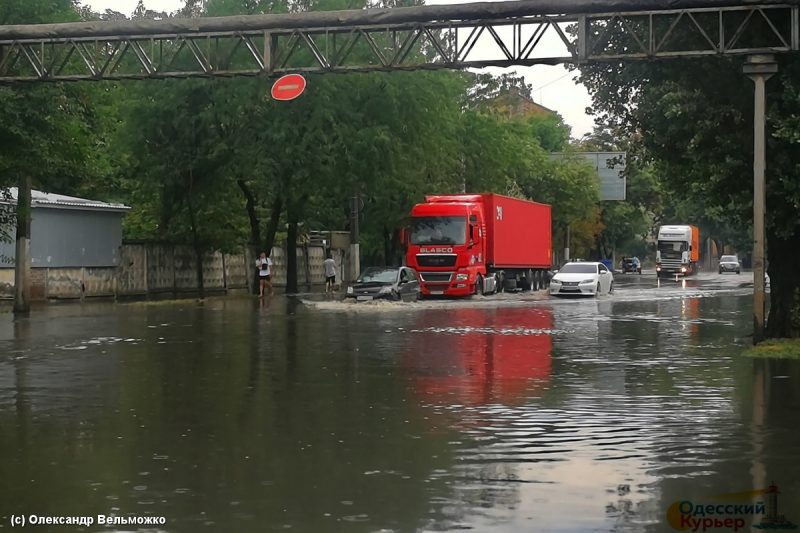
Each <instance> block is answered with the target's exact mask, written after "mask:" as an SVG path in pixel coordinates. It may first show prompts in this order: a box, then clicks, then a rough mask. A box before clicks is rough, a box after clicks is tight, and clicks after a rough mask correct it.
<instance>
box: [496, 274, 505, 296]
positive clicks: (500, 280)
mask: <svg viewBox="0 0 800 533" xmlns="http://www.w3.org/2000/svg"><path fill="white" fill-rule="evenodd" d="M494 279H495V282H496V283H497V287H496V288H495V291H494V292H496V293H498V294H499V293H501V292H503V291H504V290H505V284H506V277H505V276H504V275H503V273H502V272H496V273H495V275H494Z"/></svg>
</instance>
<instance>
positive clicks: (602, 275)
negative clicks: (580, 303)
mask: <svg viewBox="0 0 800 533" xmlns="http://www.w3.org/2000/svg"><path fill="white" fill-rule="evenodd" d="M612 292H614V274H612V273H611V271H610V270H609V269H608V268H607V267H606V266H605V265H604V264H603V263H591V262H583V261H581V262H574V263H567V264H565V265H564V266H563V267H561V270H559V271H558V272H557V273H556V274H555V276H553V279H551V280H550V294H552V295H553V296H567V295H576V296H597V295H599V294H611V293H612Z"/></svg>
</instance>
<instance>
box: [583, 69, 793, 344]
mask: <svg viewBox="0 0 800 533" xmlns="http://www.w3.org/2000/svg"><path fill="white" fill-rule="evenodd" d="M779 61H780V72H779V74H778V75H777V76H776V77H775V78H773V80H772V81H770V82H769V84H768V102H769V109H768V125H767V127H768V129H769V132H768V144H767V152H768V158H769V162H768V175H767V213H768V215H767V244H768V249H769V252H768V255H769V266H768V271H769V275H770V279H771V286H772V290H771V294H770V302H771V305H770V314H769V321H768V324H767V329H766V334H767V335H768V336H770V337H797V336H800V281H798V279H797V276H796V275H795V274H794V270H795V268H794V265H795V262H796V261H795V259H794V250H796V248H797V247H798V245H800V226H799V224H800V220H798V218H797V216H796V212H797V206H798V205H800V186H798V179H797V169H796V161H798V159H800V148H798V144H797V143H796V142H795V140H796V139H797V138H798V137H797V136H798V133H797V132H798V129H797V126H798V125H797V123H796V122H797V121H796V119H794V118H793V117H796V116H798V114H800V99H798V98H797V95H798V92H797V89H798V84H797V82H796V80H797V76H798V74H800V61H798V60H797V59H796V58H794V57H792V56H784V57H780V59H779ZM741 68H742V60H740V59H718V58H712V59H696V60H679V61H670V62H653V63H631V64H626V65H621V64H611V65H603V66H600V65H587V66H582V68H581V81H582V82H583V83H584V84H585V85H586V86H587V87H588V88H589V91H590V93H591V94H592V98H593V101H594V110H595V112H596V113H598V114H599V115H600V119H601V121H602V122H604V123H607V124H609V125H610V126H612V127H614V128H615V129H616V131H619V132H622V133H623V134H627V135H632V134H636V135H639V136H640V137H641V142H642V144H643V146H644V147H645V149H646V150H647V152H648V154H649V155H650V156H651V157H652V160H653V161H654V162H655V164H656V168H658V170H659V172H660V173H661V175H662V177H663V183H664V185H665V187H666V188H667V191H668V192H669V193H670V194H671V195H673V196H676V197H677V198H680V199H682V200H684V201H685V202H688V203H691V204H692V205H693V206H695V211H696V212H697V211H702V212H703V213H704V214H705V215H706V217H707V218H708V219H710V220H716V221H717V222H718V223H719V224H725V225H726V226H727V227H729V228H736V229H737V232H736V233H738V232H740V231H742V230H744V229H745V228H746V227H747V226H748V224H749V221H750V220H751V218H752V160H753V142H752V131H753V119H752V105H753V104H752V99H753V96H752V95H753V87H752V82H751V81H750V80H748V79H747V78H746V77H745V76H744V75H743V74H742V70H741Z"/></svg>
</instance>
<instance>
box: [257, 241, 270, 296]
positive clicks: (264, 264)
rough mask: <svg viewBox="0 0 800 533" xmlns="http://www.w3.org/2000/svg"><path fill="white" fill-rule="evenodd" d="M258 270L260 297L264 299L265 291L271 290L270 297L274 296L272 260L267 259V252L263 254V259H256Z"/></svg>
mask: <svg viewBox="0 0 800 533" xmlns="http://www.w3.org/2000/svg"><path fill="white" fill-rule="evenodd" d="M256 268H257V269H258V282H259V283H258V285H259V292H258V297H259V298H263V297H264V289H265V288H269V295H270V296H272V259H270V258H269V257H267V253H266V252H261V257H259V258H258V259H256Z"/></svg>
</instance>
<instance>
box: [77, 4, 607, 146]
mask: <svg viewBox="0 0 800 533" xmlns="http://www.w3.org/2000/svg"><path fill="white" fill-rule="evenodd" d="M81 1H82V3H84V4H86V5H89V6H91V7H92V9H94V10H95V11H100V12H102V11H105V10H106V9H113V10H114V11H119V12H121V13H125V14H126V15H130V14H131V13H133V10H134V8H135V7H136V4H137V1H138V0H81ZM466 1H468V0H428V2H427V3H428V4H443V3H458V2H466ZM144 3H145V6H147V7H148V8H150V9H154V10H157V11H167V12H171V11H175V10H177V9H179V8H180V7H181V6H182V5H183V0H145V2H144ZM551 31H552V30H551ZM485 37H486V39H487V40H483V38H482V40H481V41H479V42H478V44H477V46H476V50H477V48H478V47H480V46H486V47H489V46H493V45H492V44H491V42H490V41H489V40H488V39H489V37H488V36H485ZM542 45H543V46H544V47H543V48H542V50H543V52H549V51H552V50H556V49H560V48H561V46H560V45H559V43H558V40H557V39H556V38H555V36H554V35H547V36H546V37H545V39H543V41H542ZM559 55H561V54H559ZM564 55H566V54H564ZM512 70H513V71H516V72H517V73H519V74H522V75H523V76H525V79H526V80H527V82H528V83H530V84H531V85H533V88H534V91H533V98H534V100H535V101H536V102H537V103H539V104H541V105H543V106H545V107H549V108H550V109H553V110H555V111H558V113H560V114H561V116H562V117H564V120H565V121H566V122H567V124H569V125H570V126H572V136H573V137H576V138H580V137H581V136H582V135H583V134H585V133H588V132H590V131H591V130H592V126H593V121H592V117H590V116H588V115H586V113H585V109H586V107H587V106H589V105H590V104H591V101H590V99H589V94H588V93H587V92H586V89H585V88H584V87H583V86H582V85H576V84H575V82H574V81H573V78H574V76H575V74H574V73H570V72H568V71H567V70H566V69H565V68H564V67H562V66H547V65H539V66H535V67H515V68H514V69H492V70H491V71H492V72H495V73H500V72H511V71H512Z"/></svg>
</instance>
